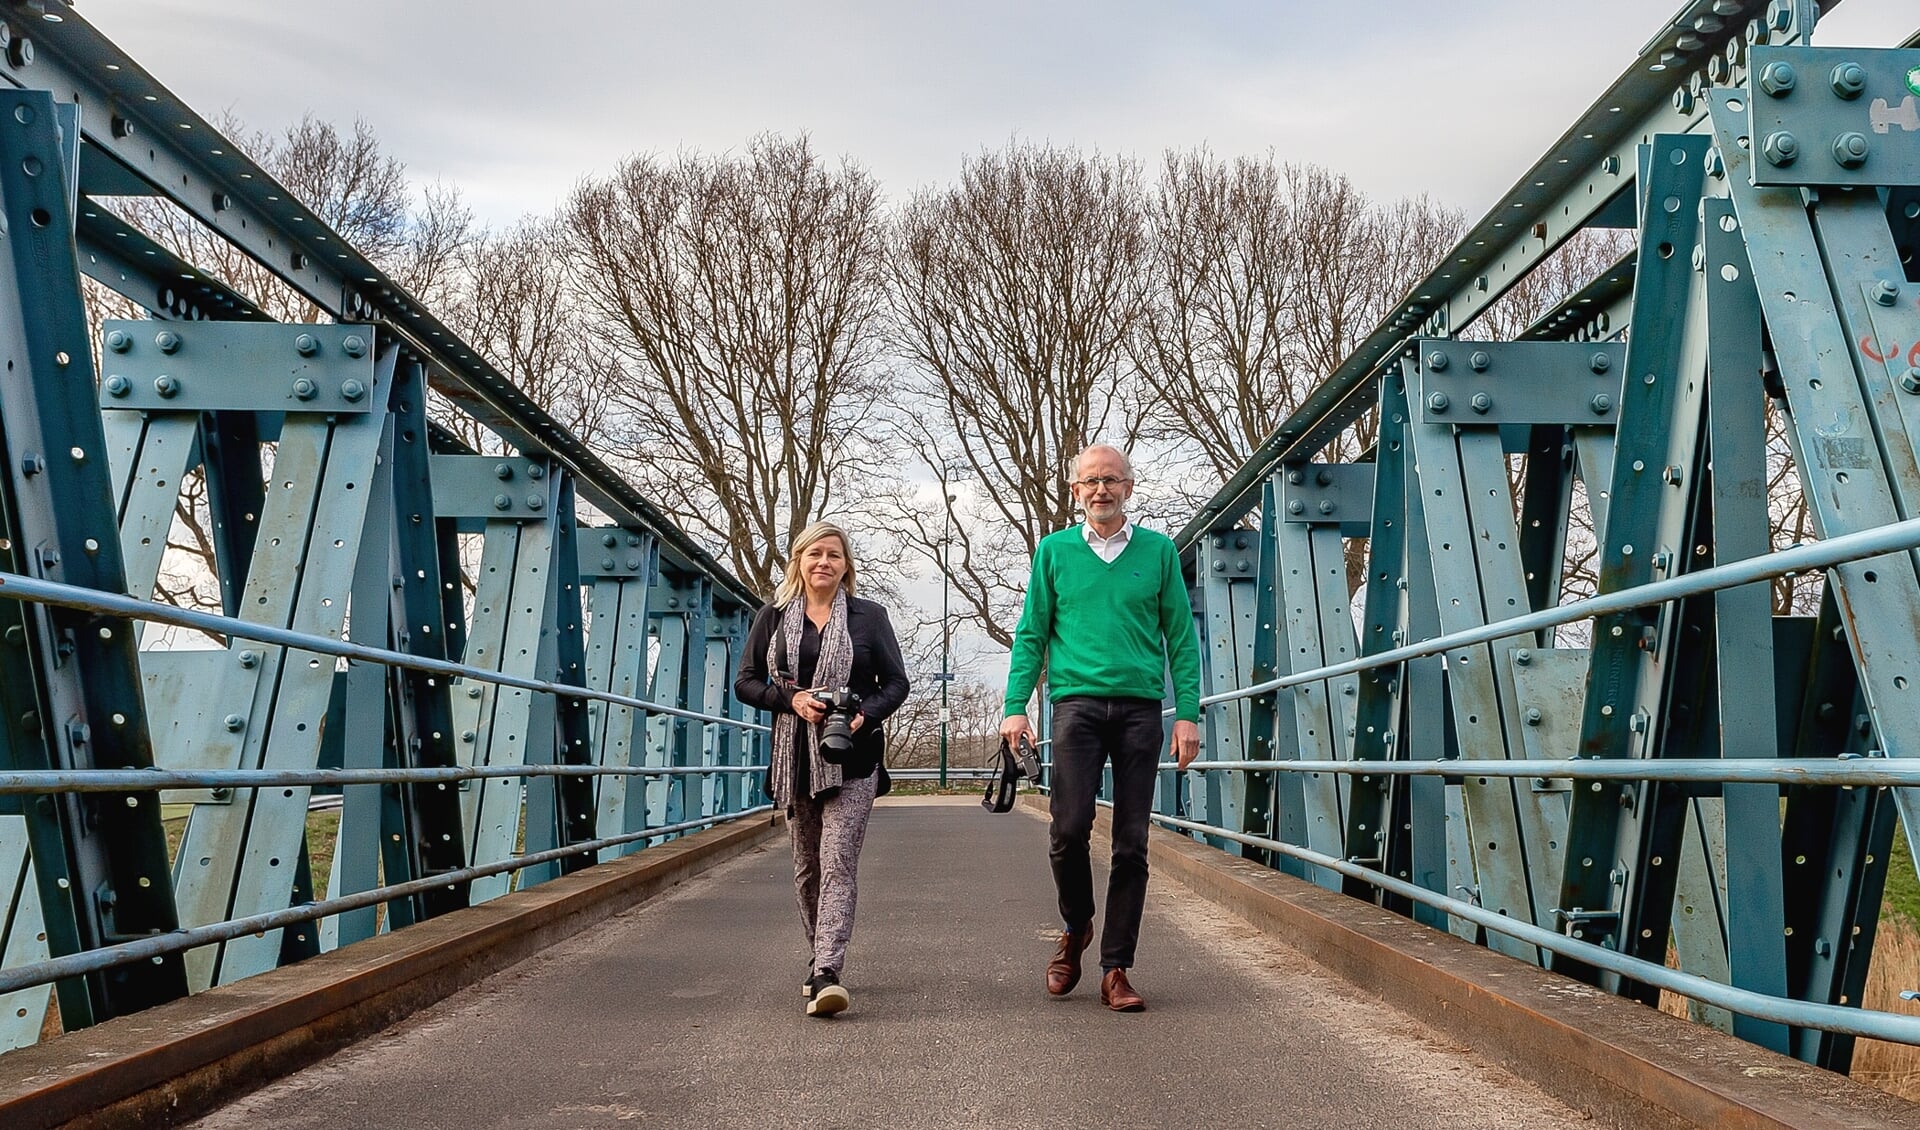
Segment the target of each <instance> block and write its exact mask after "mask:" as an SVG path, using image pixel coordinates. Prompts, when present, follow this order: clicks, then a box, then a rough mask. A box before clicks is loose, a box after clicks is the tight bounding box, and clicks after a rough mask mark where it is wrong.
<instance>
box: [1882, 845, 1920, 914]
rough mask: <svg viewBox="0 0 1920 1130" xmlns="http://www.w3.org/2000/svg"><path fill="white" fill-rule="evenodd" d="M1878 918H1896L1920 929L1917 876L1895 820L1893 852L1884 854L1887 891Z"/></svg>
mask: <svg viewBox="0 0 1920 1130" xmlns="http://www.w3.org/2000/svg"><path fill="white" fill-rule="evenodd" d="M1880 913H1881V915H1882V916H1883V917H1884V916H1887V915H1895V914H1897V915H1899V916H1900V917H1902V918H1904V919H1906V920H1907V922H1908V923H1910V924H1914V925H1920V874H1916V873H1915V871H1914V866H1913V853H1912V851H1910V850H1909V849H1908V848H1907V831H1906V829H1905V828H1903V827H1901V826H1900V824H1899V822H1898V821H1897V820H1896V821H1895V823H1894V827H1893V850H1891V851H1889V852H1888V853H1887V891H1886V894H1885V896H1884V897H1883V898H1882V899H1881V904H1880Z"/></svg>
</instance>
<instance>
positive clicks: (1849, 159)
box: [1833, 130, 1870, 169]
mask: <svg viewBox="0 0 1920 1130" xmlns="http://www.w3.org/2000/svg"><path fill="white" fill-rule="evenodd" d="M1869 151H1870V147H1869V146H1868V145H1867V135H1866V134H1864V133H1859V132H1857V131H1854V130H1848V131H1847V132H1846V133H1843V134H1841V135H1840V136H1839V137H1836V138H1834V139H1833V160H1834V162H1835V163H1836V164H1838V165H1839V166H1840V167H1841V168H1843V169H1857V168H1859V167H1860V166H1862V165H1864V164H1866V163H1867V153H1868V152H1869Z"/></svg>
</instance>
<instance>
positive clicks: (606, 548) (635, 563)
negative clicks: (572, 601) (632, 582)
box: [577, 526, 656, 580]
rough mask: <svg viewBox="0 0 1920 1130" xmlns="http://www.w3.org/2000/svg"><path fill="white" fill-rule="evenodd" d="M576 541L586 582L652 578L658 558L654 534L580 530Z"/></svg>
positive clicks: (610, 529)
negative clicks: (655, 552)
mask: <svg viewBox="0 0 1920 1130" xmlns="http://www.w3.org/2000/svg"><path fill="white" fill-rule="evenodd" d="M577 542H578V546H579V554H580V576H581V578H582V579H583V580H592V579H593V578H595V577H614V578H618V577H641V578H646V579H649V580H651V579H652V576H653V573H654V563H655V560H656V559H655V556H654V548H655V547H654V541H653V536H652V535H651V534H648V533H645V532H644V531H641V530H627V529H622V528H620V527H618V526H606V527H600V528H597V529H583V530H581V531H580V536H579V538H578V539H577Z"/></svg>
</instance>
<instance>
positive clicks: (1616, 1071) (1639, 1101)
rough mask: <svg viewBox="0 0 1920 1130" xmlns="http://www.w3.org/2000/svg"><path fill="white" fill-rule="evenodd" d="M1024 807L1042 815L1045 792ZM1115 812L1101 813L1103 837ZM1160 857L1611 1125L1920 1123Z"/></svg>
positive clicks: (1391, 999)
mask: <svg viewBox="0 0 1920 1130" xmlns="http://www.w3.org/2000/svg"><path fill="white" fill-rule="evenodd" d="M1025 803H1026V804H1028V805H1029V806H1031V807H1032V808H1034V809H1036V810H1037V811H1038V812H1039V813H1040V814H1041V815H1042V816H1044V814H1045V809H1046V798H1045V797H1037V798H1036V797H1028V798H1025ZM1109 820H1110V814H1109V813H1108V812H1107V811H1106V810H1104V809H1103V810H1101V812H1100V816H1099V824H1098V830H1099V831H1100V832H1101V833H1102V834H1105V833H1106V831H1107V826H1108V821H1109ZM1149 850H1150V860H1151V866H1152V867H1153V868H1154V870H1155V873H1156V874H1157V875H1159V876H1161V877H1163V878H1172V879H1175V880H1177V881H1178V882H1180V883H1182V884H1184V885H1186V886H1187V887H1188V888H1190V889H1192V890H1193V891H1194V892H1195V893H1196V894H1199V895H1201V896H1202V897H1204V898H1206V899H1208V900H1209V901H1212V902H1215V903H1218V904H1220V905H1221V906H1223V907H1225V908H1227V909H1229V910H1231V911H1233V912H1234V913H1236V914H1238V915H1240V916H1241V917H1243V918H1245V919H1247V920H1248V921H1249V922H1251V923H1253V924H1254V925H1255V926H1258V927H1260V928H1261V929H1263V930H1266V931H1268V932H1270V933H1272V934H1273V935H1274V936H1275V937H1276V938H1278V939H1281V940H1283V941H1284V942H1285V943H1286V944H1287V945H1289V946H1291V947H1293V948H1294V949H1297V950H1300V951H1301V952H1302V953H1304V954H1306V956H1308V957H1310V958H1312V959H1313V960H1314V961H1316V962H1318V963H1319V964H1321V965H1323V966H1325V967H1326V968H1327V969H1328V970H1330V971H1331V972H1333V973H1335V974H1336V975H1338V976H1339V977H1341V978H1342V979H1344V980H1346V981H1349V982H1351V983H1352V984H1354V985H1356V986H1358V987H1359V988H1361V989H1362V990H1364V991H1366V992H1369V993H1371V994H1373V995H1374V996H1376V997H1378V998H1380V999H1381V1000H1383V1001H1384V1002H1386V1003H1387V1004H1389V1005H1392V1006H1393V1007H1395V1008H1397V1009H1400V1010H1401V1011H1403V1012H1406V1013H1408V1014H1410V1015H1412V1016H1414V1017H1416V1018H1418V1019H1419V1020H1421V1021H1422V1022H1424V1023H1426V1024H1427V1025H1429V1026H1430V1027H1432V1028H1434V1029H1435V1030H1437V1031H1439V1032H1441V1033H1444V1034H1445V1035H1447V1036H1449V1037H1450V1038H1452V1039H1455V1040H1457V1041H1459V1042H1460V1043H1462V1044H1464V1045H1466V1046H1468V1047H1470V1048H1472V1049H1473V1050H1474V1051H1476V1052H1478V1053H1480V1054H1481V1055H1483V1056H1485V1057H1486V1058H1488V1059H1489V1060H1492V1061H1493V1062H1495V1063H1498V1064H1499V1065H1500V1066H1502V1067H1504V1068H1506V1069H1507V1070H1509V1071H1512V1072H1513V1073H1514V1074H1515V1075H1518V1076H1520V1077H1521V1078H1524V1079H1527V1080H1529V1081H1531V1082H1532V1083H1534V1084H1535V1085H1537V1086H1539V1087H1540V1088H1542V1089H1543V1090H1545V1091H1547V1092H1548V1093H1550V1094H1552V1095H1554V1096H1555V1097H1557V1098H1559V1099H1561V1100H1562V1101H1564V1102H1566V1103H1568V1104H1569V1105H1571V1106H1573V1107H1575V1108H1577V1109H1579V1110H1582V1111H1585V1112H1587V1113H1589V1114H1591V1115H1592V1116H1593V1117H1594V1118H1595V1119H1596V1120H1598V1121H1600V1122H1602V1123H1603V1124H1611V1125H1614V1126H1620V1127H1631V1128H1634V1130H1639V1128H1642V1127H1649V1126H1714V1127H1729V1128H1736V1127H1737V1128H1748V1127H1755V1128H1758V1127H1879V1126H1920V1106H1917V1105H1915V1104H1912V1103H1908V1102H1906V1101H1904V1100H1901V1099H1898V1098H1895V1097H1894V1096H1892V1095H1888V1094H1886V1093H1884V1092H1882V1091H1877V1090H1874V1089H1873V1088H1870V1087H1867V1086H1864V1085H1862V1084H1859V1083H1855V1082H1854V1081H1853V1080H1851V1079H1848V1078H1847V1077H1846V1076H1844V1075H1836V1074H1834V1073H1833V1072H1830V1071H1823V1070H1821V1069H1819V1068H1817V1067H1813V1066H1810V1065H1808V1064H1805V1063H1801V1062H1800V1061H1798V1060H1795V1059H1790V1058H1788V1057H1786V1056H1782V1055H1778V1054H1776V1053H1774V1052H1770V1051H1767V1050H1766V1049H1764V1048H1761V1047H1757V1046H1755V1045H1753V1044H1749V1043H1746V1042H1745V1041H1742V1040H1737V1039H1735V1038H1733V1037H1732V1036H1729V1035H1726V1034H1725V1033H1722V1032H1719V1031H1716V1030H1714V1029H1712V1028H1708V1027H1706V1026H1704V1025H1699V1024H1693V1023H1690V1022H1688V1021H1685V1020H1682V1019H1680V1018H1679V1017H1676V1016H1670V1015H1668V1014H1667V1013H1664V1012H1660V1011H1658V1010H1657V1009H1652V1008H1647V1007H1646V1006H1644V1005H1640V1004H1637V1003H1635V1002H1632V1001H1629V1000H1626V999H1625V998H1622V997H1616V996H1612V995H1610V994H1608V993H1604V992H1601V991H1600V990H1598V989H1595V988H1592V987H1591V986H1588V985H1585V984H1582V983H1580V982H1577V981H1573V980H1571V979H1569V978H1566V977H1561V976H1557V975H1555V974H1553V973H1549V972H1547V971H1546V970H1543V969H1539V968H1537V967H1535V966H1532V965H1528V964H1526V963H1525V962H1521V961H1517V960H1514V959H1513V958H1509V957H1506V956H1503V955H1501V954H1498V953H1495V952H1494V951H1492V950H1489V949H1487V948H1485V947H1483V946H1476V945H1473V944H1471V943H1468V942H1465V941H1462V940H1461V939H1459V938H1456V937H1454V936H1453V935H1451V934H1448V933H1445V932H1443V931H1440V930H1434V929H1431V928H1429V927H1426V926H1422V925H1420V924H1418V923H1416V922H1414V921H1413V920H1412V919H1409V918H1403V917H1401V916H1400V915H1398V914H1392V913H1389V912H1387V911H1385V910H1381V909H1380V908H1378V907H1376V906H1374V905H1372V904H1370V903H1366V902H1362V901H1360V900H1358V899H1354V898H1349V897H1347V896H1345V895H1342V894H1338V893H1336V892H1333V891H1328V890H1325V889H1323V888H1320V887H1317V886H1314V885H1313V884H1311V883H1307V882H1303V881H1302V880H1299V879H1295V878H1293V877H1291V876H1288V875H1283V874H1281V873H1280V872H1278V871H1274V870H1272V869H1270V868H1267V867H1262V866H1260V865H1259V864H1257V863H1253V862H1251V861H1248V860H1245V859H1241V858H1239V857H1237V856H1230V855H1228V854H1226V853H1225V852H1222V851H1219V850H1216V849H1214V848H1211V847H1208V846H1206V845H1204V844H1201V843H1198V842H1196V841H1194V840H1193V839H1190V838H1189V837H1187V836H1184V835H1179V834H1176V833H1173V832H1169V831H1166V830H1165V829H1162V828H1158V827H1156V828H1155V829H1154V830H1153V835H1152V839H1151V846H1150V849H1149Z"/></svg>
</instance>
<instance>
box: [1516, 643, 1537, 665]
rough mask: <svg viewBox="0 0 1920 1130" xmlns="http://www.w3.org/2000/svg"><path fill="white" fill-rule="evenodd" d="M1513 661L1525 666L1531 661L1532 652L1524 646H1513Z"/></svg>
mask: <svg viewBox="0 0 1920 1130" xmlns="http://www.w3.org/2000/svg"><path fill="white" fill-rule="evenodd" d="M1513 661H1514V662H1515V663H1518V664H1519V665H1520V666H1522V667H1525V666H1526V665H1527V664H1529V663H1532V662H1533V652H1531V651H1529V650H1528V649H1526V648H1524V647H1520V648H1515V649H1514V651H1513Z"/></svg>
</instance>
